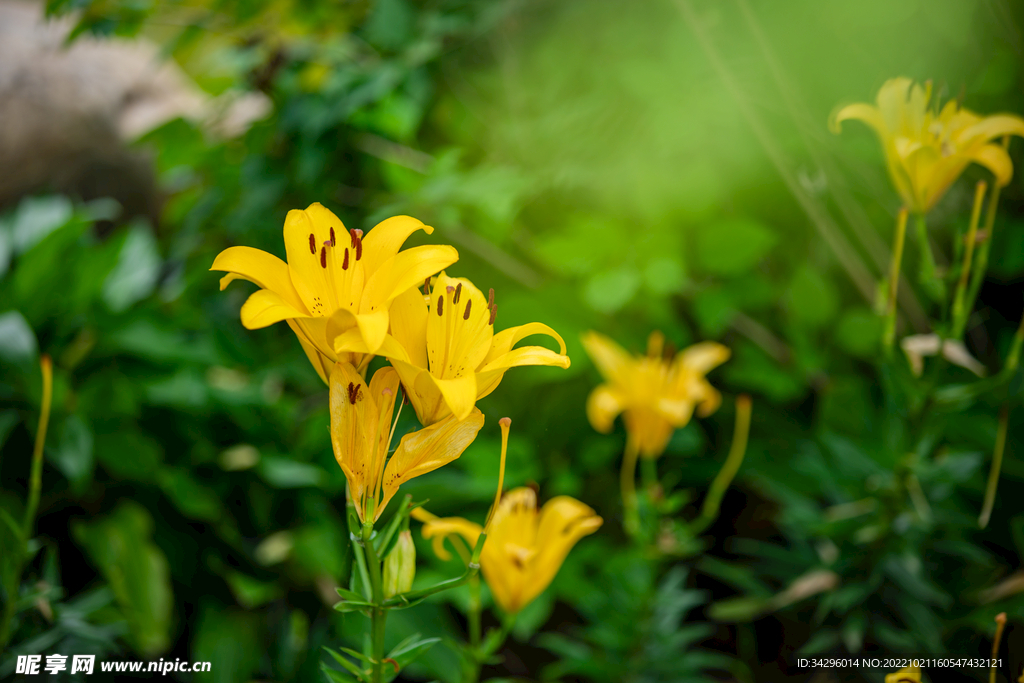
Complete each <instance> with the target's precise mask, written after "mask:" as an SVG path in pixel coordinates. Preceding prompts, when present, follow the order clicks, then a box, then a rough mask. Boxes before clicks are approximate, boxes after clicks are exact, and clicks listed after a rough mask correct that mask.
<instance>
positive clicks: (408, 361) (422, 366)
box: [381, 273, 569, 425]
mask: <svg viewBox="0 0 1024 683" xmlns="http://www.w3.org/2000/svg"><path fill="white" fill-rule="evenodd" d="M421 280H422V278H421ZM497 310H498V307H497V304H495V303H494V291H493V290H491V296H490V298H488V297H485V296H484V295H483V293H482V292H481V291H480V290H479V289H477V288H476V287H475V286H474V285H473V283H472V282H470V281H469V280H466V279H464V278H451V277H448V276H447V275H445V274H444V273H441V274H440V275H439V276H438V277H437V278H436V280H435V281H434V287H433V290H432V291H431V293H430V294H429V295H423V294H422V293H420V291H419V290H417V289H410V290H408V291H406V292H404V293H403V294H402V295H400V296H399V297H398V298H396V299H395V302H394V304H393V305H392V307H391V334H392V335H393V338H394V341H396V342H397V344H391V341H392V340H391V339H389V340H387V341H388V343H387V344H384V345H383V347H382V348H381V355H386V356H387V357H388V360H390V361H391V363H392V365H394V366H395V369H396V370H398V374H399V376H400V377H401V378H402V384H403V385H404V386H405V389H406V391H407V395H408V398H409V401H410V402H411V403H412V405H413V408H415V410H416V415H417V417H419V419H420V422H422V423H423V424H425V425H429V424H433V423H434V422H437V421H438V420H441V419H444V418H445V417H447V416H448V415H452V414H454V415H455V416H456V418H458V419H460V420H462V419H465V418H466V416H468V415H469V414H470V412H471V411H472V410H473V407H474V406H475V405H476V401H477V400H478V399H481V398H483V397H484V396H487V395H488V394H490V393H491V392H492V391H494V389H495V388H496V387H497V386H498V383H499V382H501V378H502V377H504V375H505V372H506V371H507V370H508V369H509V368H512V367H516V366H519V365H557V366H559V367H562V368H567V367H569V357H568V356H567V355H565V342H564V341H562V338H561V337H560V336H559V335H558V333H557V332H555V331H554V330H553V329H551V328H550V327H548V326H547V325H543V324H541V323H529V324H527V325H520V326H519V327H513V328H510V329H507V330H503V331H501V332H498V333H497V334H495V333H494V319H495V314H496V312H497ZM533 334H545V335H547V336H549V337H551V338H553V339H555V340H556V341H557V342H558V345H559V348H560V351H559V353H555V352H554V351H551V350H549V349H546V348H544V347H542V346H524V347H521V348H518V349H514V348H512V347H513V346H515V345H516V344H517V343H518V342H519V341H520V340H522V339H523V338H525V337H528V336H530V335H533Z"/></svg>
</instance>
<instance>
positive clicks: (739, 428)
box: [690, 394, 751, 534]
mask: <svg viewBox="0 0 1024 683" xmlns="http://www.w3.org/2000/svg"><path fill="white" fill-rule="evenodd" d="M750 415H751V401H750V397H749V396H747V395H746V394H742V395H740V396H738V397H737V398H736V426H735V428H734V429H733V437H732V446H730V447H729V455H728V456H727V457H726V459H725V464H724V465H722V469H721V470H719V471H718V474H717V475H715V479H714V481H712V482H711V488H709V489H708V494H707V496H706V497H705V498H704V505H703V506H702V507H701V512H700V517H698V518H697V519H696V520H695V521H694V523H693V524H692V525H691V526H690V528H691V529H692V530H693V532H694V533H695V534H697V533H700V532H701V531H703V530H704V529H706V528H707V527H708V526H709V525H710V524H711V523H712V522H714V521H715V519H716V518H717V517H718V508H719V506H720V505H721V504H722V498H723V497H725V492H726V491H727V490H728V489H729V485H730V484H731V483H732V480H733V479H734V478H735V477H736V473H737V472H739V469H740V465H742V464H743V457H744V455H745V454H746V452H747V438H748V436H749V435H750Z"/></svg>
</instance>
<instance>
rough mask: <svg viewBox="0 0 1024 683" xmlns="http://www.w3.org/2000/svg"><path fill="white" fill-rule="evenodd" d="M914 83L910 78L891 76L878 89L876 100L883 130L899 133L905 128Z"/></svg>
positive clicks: (889, 132) (893, 133)
mask: <svg viewBox="0 0 1024 683" xmlns="http://www.w3.org/2000/svg"><path fill="white" fill-rule="evenodd" d="M913 84H914V82H913V81H912V80H910V79H909V78H903V77H900V78H891V79H889V80H888V81H886V82H885V83H883V84H882V87H881V88H879V90H878V96H877V97H876V98H875V101H876V102H877V103H878V113H879V115H880V116H881V118H882V122H883V126H884V129H883V130H887V131H888V134H889V135H895V134H898V133H900V132H901V131H902V130H903V128H905V125H904V124H905V118H906V110H907V99H908V91H909V90H911V87H912V86H913ZM862 120H863V119H862Z"/></svg>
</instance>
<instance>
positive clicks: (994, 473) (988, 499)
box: [978, 405, 1010, 529]
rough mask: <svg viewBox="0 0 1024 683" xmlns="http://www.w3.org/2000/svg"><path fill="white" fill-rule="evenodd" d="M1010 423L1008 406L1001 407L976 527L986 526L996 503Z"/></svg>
mask: <svg viewBox="0 0 1024 683" xmlns="http://www.w3.org/2000/svg"><path fill="white" fill-rule="evenodd" d="M1009 423H1010V406H1009V405H1003V407H1002V409H1000V411H999V428H998V430H997V431H996V445H995V449H994V450H993V451H992V468H991V469H990V470H989V472H988V483H987V484H986V485H985V502H984V504H983V505H982V507H981V514H980V515H978V527H979V528H981V529H984V528H985V527H987V526H988V520H989V517H991V516H992V507H993V506H994V505H995V502H996V488H997V487H998V486H999V472H1000V471H1001V470H1002V467H1003V451H1004V450H1005V449H1006V430H1007V427H1008V426H1009Z"/></svg>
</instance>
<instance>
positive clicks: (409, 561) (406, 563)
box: [384, 529, 416, 598]
mask: <svg viewBox="0 0 1024 683" xmlns="http://www.w3.org/2000/svg"><path fill="white" fill-rule="evenodd" d="M415 576H416V546H415V545H414V544H413V542H412V533H411V532H410V531H409V530H408V529H406V530H405V531H403V532H401V533H400V534H398V541H396V542H395V547H394V548H392V549H391V552H390V553H389V554H388V556H387V558H386V559H385V560H384V597H385V598H393V597H394V596H396V595H398V594H399V593H405V592H407V591H408V590H409V589H410V588H412V580H413V577H415Z"/></svg>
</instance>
